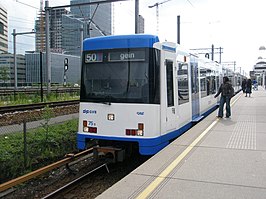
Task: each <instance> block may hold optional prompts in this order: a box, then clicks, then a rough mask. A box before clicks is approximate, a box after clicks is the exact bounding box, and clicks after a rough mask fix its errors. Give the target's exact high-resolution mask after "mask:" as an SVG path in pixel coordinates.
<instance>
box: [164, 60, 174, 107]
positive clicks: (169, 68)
mask: <svg viewBox="0 0 266 199" xmlns="http://www.w3.org/2000/svg"><path fill="white" fill-rule="evenodd" d="M166 76H167V105H168V107H171V106H174V81H173V62H172V61H169V60H166Z"/></svg>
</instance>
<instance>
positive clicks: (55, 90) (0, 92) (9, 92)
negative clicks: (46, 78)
mask: <svg viewBox="0 0 266 199" xmlns="http://www.w3.org/2000/svg"><path fill="white" fill-rule="evenodd" d="M79 91H80V88H79V87H76V88H52V89H51V92H53V93H74V92H79ZM36 92H40V88H27V89H24V88H20V89H18V90H16V91H15V90H14V89H0V96H9V95H17V94H22V93H23V94H27V95H30V94H36ZM43 92H44V93H47V89H45V88H44V89H43Z"/></svg>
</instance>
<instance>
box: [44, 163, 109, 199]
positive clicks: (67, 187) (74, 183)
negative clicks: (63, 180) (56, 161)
mask: <svg viewBox="0 0 266 199" xmlns="http://www.w3.org/2000/svg"><path fill="white" fill-rule="evenodd" d="M104 166H105V168H106V170H107V172H108V173H109V169H108V166H107V163H103V164H102V165H100V166H98V167H97V168H95V169H93V170H92V171H89V172H88V173H86V174H84V175H82V176H80V177H79V178H77V179H75V180H73V181H72V182H70V183H68V184H66V185H65V186H63V187H61V188H59V189H57V190H55V191H54V192H52V193H50V194H48V195H46V196H45V197H43V198H42V199H48V198H56V196H62V194H63V193H65V192H69V191H71V190H73V189H74V188H75V187H76V186H77V185H78V184H79V183H80V182H82V181H83V180H84V179H86V177H87V176H89V175H90V174H91V173H93V172H95V171H97V170H98V169H100V168H102V167H104Z"/></svg>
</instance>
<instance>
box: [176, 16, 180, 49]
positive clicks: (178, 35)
mask: <svg viewBox="0 0 266 199" xmlns="http://www.w3.org/2000/svg"><path fill="white" fill-rule="evenodd" d="M177 43H178V44H180V15H178V16H177Z"/></svg>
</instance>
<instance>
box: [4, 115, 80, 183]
mask: <svg viewBox="0 0 266 199" xmlns="http://www.w3.org/2000/svg"><path fill="white" fill-rule="evenodd" d="M77 129H78V120H77V119H75V120H70V121H67V122H65V123H63V124H57V125H49V131H47V130H46V128H45V127H44V126H42V127H40V128H36V129H33V130H28V131H27V133H26V140H27V141H26V150H25V149H24V141H23V140H24V137H23V132H17V133H12V134H7V135H1V136H0V154H1V155H0V171H1V172H0V183H3V182H4V181H6V180H9V179H12V178H15V177H18V176H20V175H23V174H25V173H27V172H30V171H32V170H35V169H38V168H40V167H42V166H45V165H47V164H49V163H52V162H54V161H56V160H58V159H62V158H63V157H64V156H65V155H66V154H67V153H72V152H74V151H75V150H76V132H77Z"/></svg>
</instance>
